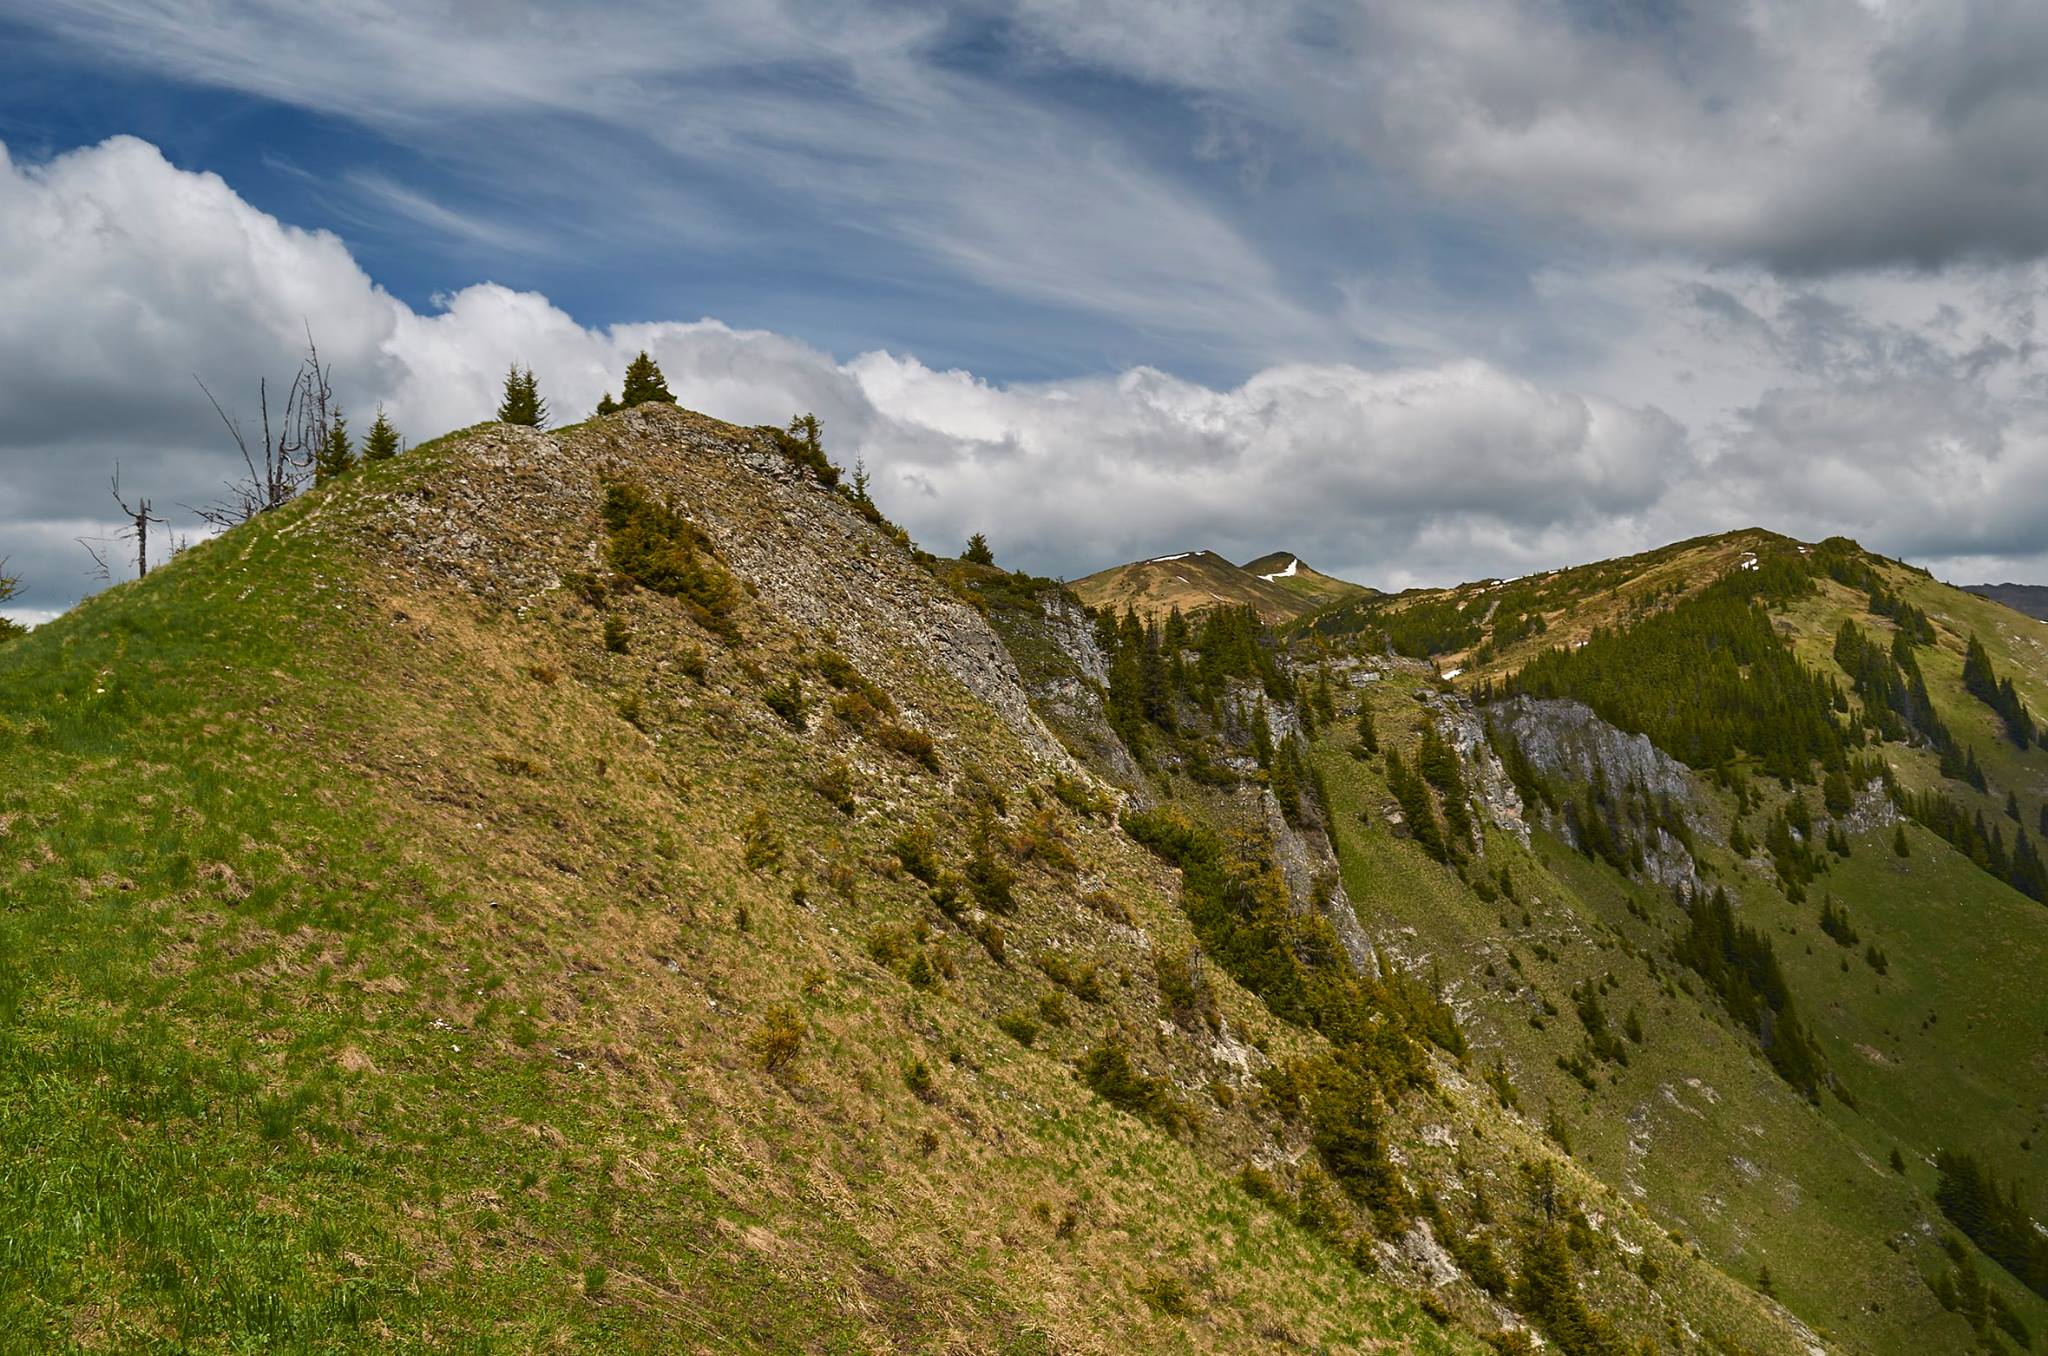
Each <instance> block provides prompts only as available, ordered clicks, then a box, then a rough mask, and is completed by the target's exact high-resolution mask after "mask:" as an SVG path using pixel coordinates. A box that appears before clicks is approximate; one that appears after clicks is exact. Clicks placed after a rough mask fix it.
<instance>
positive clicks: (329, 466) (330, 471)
mask: <svg viewBox="0 0 2048 1356" xmlns="http://www.w3.org/2000/svg"><path fill="white" fill-rule="evenodd" d="M355 464H356V452H355V448H354V446H352V445H351V444H350V442H349V436H348V420H346V419H344V418H342V417H341V411H340V410H336V411H335V412H334V423H333V424H332V426H330V427H329V428H328V430H327V440H326V441H325V442H323V443H321V444H320V450H319V452H318V453H317V454H315V456H314V458H313V483H314V484H316V485H325V484H326V483H327V482H328V481H330V480H333V479H334V478H335V477H336V476H343V475H347V474H348V471H349V468H350V467H352V466H354V465H355Z"/></svg>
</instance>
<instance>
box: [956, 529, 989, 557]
mask: <svg viewBox="0 0 2048 1356" xmlns="http://www.w3.org/2000/svg"><path fill="white" fill-rule="evenodd" d="M960 559H962V560H964V561H966V562H967V563H968V564H970V565H993V564H995V563H996V553H995V551H994V550H992V549H991V548H990V546H989V544H988V538H987V537H986V536H983V535H982V534H981V533H979V532H977V533H975V534H974V535H973V536H971V537H969V538H968V539H967V549H966V550H965V551H962V552H961V553H960Z"/></svg>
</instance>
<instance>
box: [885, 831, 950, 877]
mask: <svg viewBox="0 0 2048 1356" xmlns="http://www.w3.org/2000/svg"><path fill="white" fill-rule="evenodd" d="M889 849H890V851H892V852H894V853H895V854H896V860H897V861H899V862H901V863H903V869H904V870H905V871H907V872H909V873H910V874H911V875H912V876H914V877H916V878H917V879H918V880H920V881H923V882H924V883H925V884H926V885H937V884H938V881H939V854H938V848H937V847H936V845H935V844H934V843H933V841H932V833H931V830H930V829H923V828H918V829H905V830H904V831H903V832H902V833H900V834H898V835H896V841H895V842H893V843H891V844H890V845H889Z"/></svg>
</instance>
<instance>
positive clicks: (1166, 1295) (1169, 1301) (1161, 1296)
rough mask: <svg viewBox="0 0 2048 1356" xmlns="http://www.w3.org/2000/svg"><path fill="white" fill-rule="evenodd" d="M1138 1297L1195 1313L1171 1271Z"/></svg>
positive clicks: (1170, 1311) (1168, 1310)
mask: <svg viewBox="0 0 2048 1356" xmlns="http://www.w3.org/2000/svg"><path fill="white" fill-rule="evenodd" d="M977 535H979V534H977ZM1138 1295H1139V1297H1140V1298H1141V1299H1143V1300H1144V1301H1145V1303H1147V1304H1149V1305H1151V1306H1152V1308H1153V1309H1154V1310H1155V1311H1157V1312H1159V1313H1162V1314H1166V1315H1168V1316H1169V1317H1172V1318H1186V1317H1188V1316H1189V1315H1191V1314H1193V1313H1194V1312H1195V1297H1194V1295H1193V1293H1192V1292H1190V1291H1189V1289H1188V1283H1187V1282H1186V1281H1183V1280H1182V1279H1181V1278H1180V1277H1178V1276H1176V1275H1174V1274H1173V1273H1172V1272H1170V1271H1160V1272H1155V1273H1153V1276H1152V1279H1151V1280H1149V1281H1147V1282H1145V1284H1143V1285H1141V1286H1139V1287H1138Z"/></svg>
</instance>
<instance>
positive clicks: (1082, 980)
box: [1032, 951, 1103, 1003]
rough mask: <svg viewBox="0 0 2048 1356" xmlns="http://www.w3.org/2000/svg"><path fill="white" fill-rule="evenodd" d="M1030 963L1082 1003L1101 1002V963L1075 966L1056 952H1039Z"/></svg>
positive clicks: (1092, 962)
mask: <svg viewBox="0 0 2048 1356" xmlns="http://www.w3.org/2000/svg"><path fill="white" fill-rule="evenodd" d="M1032 963H1033V964H1035V965H1036V966H1037V967H1038V968H1039V971H1040V972H1041V973H1042V974H1044V976H1045V977H1046V978H1047V979H1049V980H1051V981H1052V982H1053V983H1055V984H1057V985H1059V986H1060V987H1061V988H1062V989H1065V990H1066V991H1067V992H1068V993H1070V994H1072V995H1074V997H1076V998H1078V999H1080V1000H1081V1001H1082V1002H1084V1003H1100V1002H1101V1001H1102V999H1103V993H1102V979H1101V969H1102V965H1101V962H1099V961H1090V962H1088V963H1087V964H1086V965H1075V964H1073V963H1071V962H1069V961H1068V960H1067V958H1066V957H1065V956H1063V955H1061V954H1060V953H1059V952H1057V951H1041V952H1039V953H1038V955H1037V957H1036V958H1034V960H1033V962H1032Z"/></svg>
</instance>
